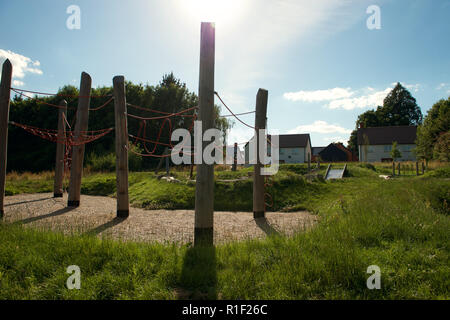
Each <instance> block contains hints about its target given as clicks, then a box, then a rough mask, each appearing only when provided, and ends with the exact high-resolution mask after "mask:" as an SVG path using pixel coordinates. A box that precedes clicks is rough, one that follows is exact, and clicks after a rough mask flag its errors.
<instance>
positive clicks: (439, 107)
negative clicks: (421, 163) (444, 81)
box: [415, 97, 450, 161]
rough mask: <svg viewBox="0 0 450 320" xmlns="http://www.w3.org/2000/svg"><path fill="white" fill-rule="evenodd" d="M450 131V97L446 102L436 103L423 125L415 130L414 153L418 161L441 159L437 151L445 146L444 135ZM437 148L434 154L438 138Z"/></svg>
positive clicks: (442, 100) (440, 154)
mask: <svg viewBox="0 0 450 320" xmlns="http://www.w3.org/2000/svg"><path fill="white" fill-rule="evenodd" d="M449 130H450V97H449V98H448V99H447V100H444V99H441V100H439V101H438V102H436V103H435V104H434V105H433V106H432V107H431V109H430V110H428V113H427V115H426V117H425V119H424V121H423V124H422V125H420V126H419V127H418V128H417V139H416V145H417V147H416V149H415V153H416V155H417V157H418V158H419V159H424V160H426V161H428V160H431V159H433V158H435V159H439V158H442V153H441V152H440V151H438V150H441V149H440V148H441V147H442V146H445V143H444V141H445V139H446V138H445V134H446V133H448V132H449ZM442 135H444V137H443V138H442V139H443V140H441V141H440V143H439V147H437V149H436V150H437V151H436V152H435V148H436V143H437V141H438V139H440V137H441V136H442Z"/></svg>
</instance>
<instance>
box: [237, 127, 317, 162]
mask: <svg viewBox="0 0 450 320" xmlns="http://www.w3.org/2000/svg"><path fill="white" fill-rule="evenodd" d="M278 137H279V154H280V155H279V162H280V163H305V162H308V160H311V155H312V152H311V138H310V136H309V134H308V133H306V134H281V135H279V136H278ZM270 139H271V136H270V135H268V140H270ZM268 149H269V151H268V153H269V154H270V145H269V146H268ZM244 150H245V163H249V143H248V142H247V144H246V145H245V148H244Z"/></svg>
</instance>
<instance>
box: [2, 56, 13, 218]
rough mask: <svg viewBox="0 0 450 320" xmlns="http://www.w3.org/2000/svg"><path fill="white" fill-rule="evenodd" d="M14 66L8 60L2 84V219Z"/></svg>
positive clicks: (4, 64) (3, 68)
mask: <svg viewBox="0 0 450 320" xmlns="http://www.w3.org/2000/svg"><path fill="white" fill-rule="evenodd" d="M12 70H13V68H12V64H11V62H10V61H9V59H6V60H5V62H4V63H3V67H2V82H1V84H0V218H2V217H3V215H4V213H5V212H4V209H3V202H4V200H5V183H6V160H7V153H8V152H7V151H8V122H9V102H10V97H11V91H10V90H11V89H10V88H11V80H12Z"/></svg>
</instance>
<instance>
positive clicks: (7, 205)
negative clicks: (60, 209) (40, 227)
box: [4, 197, 54, 207]
mask: <svg viewBox="0 0 450 320" xmlns="http://www.w3.org/2000/svg"><path fill="white" fill-rule="evenodd" d="M50 199H54V198H53V197H47V198H41V199H35V200H27V201H20V202H13V203H8V204H5V205H4V207H11V206H17V205H19V204H25V203H32V202H39V201H45V200H50Z"/></svg>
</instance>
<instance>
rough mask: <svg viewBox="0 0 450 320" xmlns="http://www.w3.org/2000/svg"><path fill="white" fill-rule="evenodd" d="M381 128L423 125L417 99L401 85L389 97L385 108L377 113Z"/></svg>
mask: <svg viewBox="0 0 450 320" xmlns="http://www.w3.org/2000/svg"><path fill="white" fill-rule="evenodd" d="M376 114H377V117H378V121H379V123H380V126H417V125H419V124H421V123H422V111H421V110H420V108H419V106H418V105H417V103H416V99H415V98H414V97H413V96H412V95H411V93H410V92H409V91H408V90H407V89H405V88H404V87H403V86H402V85H401V84H400V83H397V85H396V86H395V87H394V89H393V90H392V91H391V92H390V93H389V94H388V95H387V97H386V98H385V99H384V101H383V107H381V108H380V107H379V108H377V111H376Z"/></svg>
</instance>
